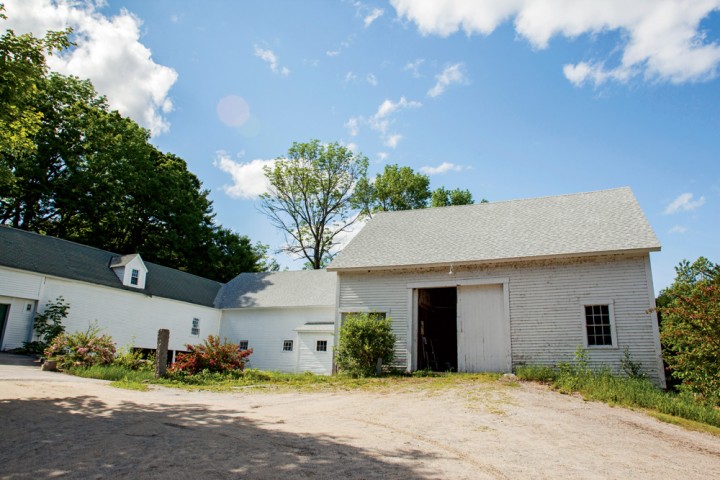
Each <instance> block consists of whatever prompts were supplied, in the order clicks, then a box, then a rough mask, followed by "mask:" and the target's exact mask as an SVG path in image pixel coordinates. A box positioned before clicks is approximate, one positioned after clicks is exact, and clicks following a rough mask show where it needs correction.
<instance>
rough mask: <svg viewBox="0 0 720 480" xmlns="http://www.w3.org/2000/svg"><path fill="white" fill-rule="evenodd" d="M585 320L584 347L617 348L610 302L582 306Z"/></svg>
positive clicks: (612, 310)
mask: <svg viewBox="0 0 720 480" xmlns="http://www.w3.org/2000/svg"><path fill="white" fill-rule="evenodd" d="M582 313H583V318H584V319H585V346H586V347H588V348H595V347H613V348H616V347H617V339H616V335H615V318H614V317H615V315H614V309H613V303H612V301H607V302H591V303H585V304H583V306H582Z"/></svg>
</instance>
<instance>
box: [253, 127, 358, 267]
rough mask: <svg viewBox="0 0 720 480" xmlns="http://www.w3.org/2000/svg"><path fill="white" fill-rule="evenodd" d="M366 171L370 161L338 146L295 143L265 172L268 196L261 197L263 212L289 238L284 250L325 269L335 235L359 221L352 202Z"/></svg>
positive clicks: (314, 141)
mask: <svg viewBox="0 0 720 480" xmlns="http://www.w3.org/2000/svg"><path fill="white" fill-rule="evenodd" d="M367 166H368V160H367V158H366V157H364V156H362V155H358V154H354V153H353V152H352V151H351V150H349V149H348V148H346V147H343V146H342V145H339V144H338V143H330V144H328V145H323V144H321V143H320V141H319V140H311V141H310V142H307V143H297V142H295V143H293V145H292V147H291V148H290V149H289V150H288V155H287V157H280V158H278V159H276V160H275V163H274V165H273V166H267V167H265V176H266V177H267V179H268V182H269V191H268V192H267V193H265V194H263V195H261V196H260V210H261V212H262V213H264V214H265V216H267V218H268V219H269V220H270V221H271V222H272V223H273V225H275V226H276V227H277V228H279V229H280V230H282V231H283V232H284V233H285V237H286V245H285V246H283V247H282V250H283V251H285V252H287V253H289V254H291V255H294V256H299V257H302V258H305V259H307V261H308V266H309V267H311V268H313V269H320V268H323V266H324V265H325V264H326V263H327V262H328V261H329V260H330V259H331V258H332V255H333V253H332V248H333V246H334V245H335V244H336V243H337V240H336V238H337V236H338V235H340V234H341V233H342V232H344V231H346V230H347V229H348V227H350V225H352V224H353V223H354V222H355V221H356V219H357V215H354V212H353V211H352V208H351V202H350V199H351V196H352V194H353V191H354V189H355V186H356V184H357V182H358V180H360V179H361V178H364V177H365V175H366V173H367Z"/></svg>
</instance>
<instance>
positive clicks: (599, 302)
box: [580, 298, 618, 350]
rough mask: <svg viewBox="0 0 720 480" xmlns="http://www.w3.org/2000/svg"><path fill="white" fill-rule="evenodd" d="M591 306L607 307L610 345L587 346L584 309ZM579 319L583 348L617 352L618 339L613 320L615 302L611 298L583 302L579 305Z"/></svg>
mask: <svg viewBox="0 0 720 480" xmlns="http://www.w3.org/2000/svg"><path fill="white" fill-rule="evenodd" d="M593 305H607V307H608V314H609V317H610V335H611V340H612V345H590V344H588V335H587V317H586V316H585V307H589V306H593ZM580 313H581V315H580V318H581V319H582V340H583V346H584V347H585V348H587V349H588V350H617V349H618V339H617V330H616V328H615V324H616V319H615V302H614V300H613V299H611V298H589V299H586V300H584V301H583V302H582V303H581V304H580Z"/></svg>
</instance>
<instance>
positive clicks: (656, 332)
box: [645, 254, 667, 388]
mask: <svg viewBox="0 0 720 480" xmlns="http://www.w3.org/2000/svg"><path fill="white" fill-rule="evenodd" d="M645 278H647V286H648V300H650V311H649V313H650V321H651V322H652V332H653V337H654V338H653V342H654V344H655V351H656V352H657V369H658V378H659V379H660V387H661V388H666V387H667V383H666V381H665V364H664V363H663V358H662V346H661V345H660V327H659V325H658V318H657V311H656V310H655V309H656V308H657V305H656V304H655V286H654V285H653V278H652V268H651V267H650V254H648V255H645Z"/></svg>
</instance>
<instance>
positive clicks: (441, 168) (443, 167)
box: [420, 162, 465, 175]
mask: <svg viewBox="0 0 720 480" xmlns="http://www.w3.org/2000/svg"><path fill="white" fill-rule="evenodd" d="M463 170H465V167H463V166H462V165H455V164H454V163H450V162H443V163H441V164H440V165H438V166H437V167H428V166H426V167H420V171H421V172H422V173H424V174H426V175H438V174H442V173H447V172H451V171H453V172H461V171H463Z"/></svg>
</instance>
